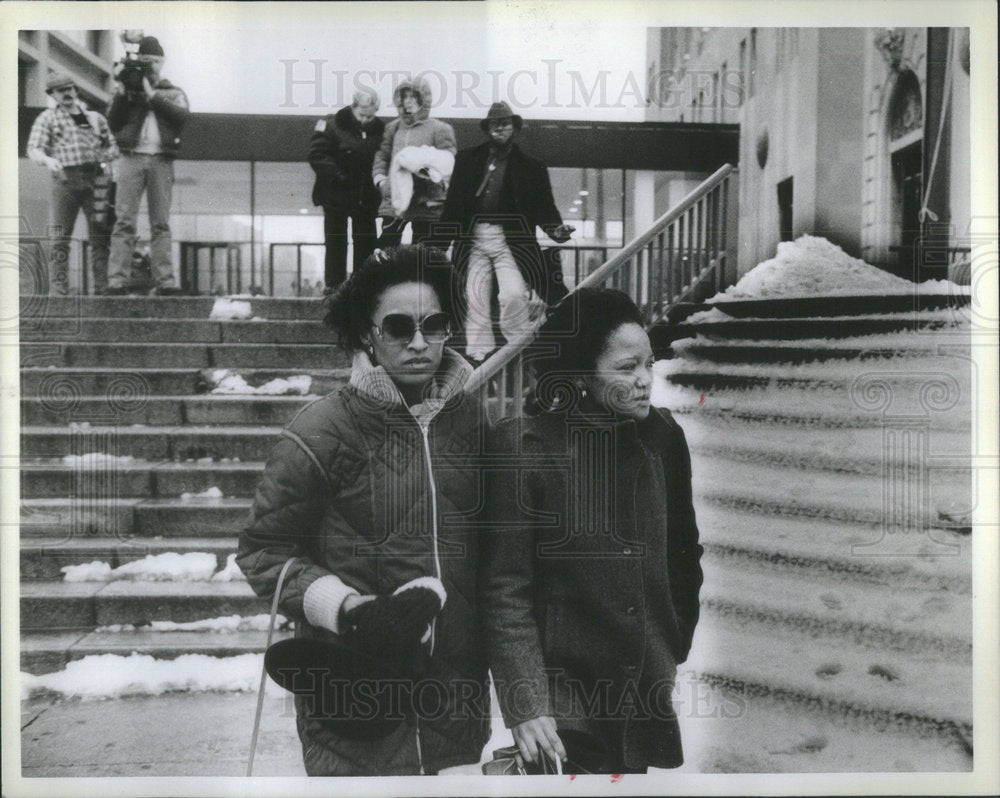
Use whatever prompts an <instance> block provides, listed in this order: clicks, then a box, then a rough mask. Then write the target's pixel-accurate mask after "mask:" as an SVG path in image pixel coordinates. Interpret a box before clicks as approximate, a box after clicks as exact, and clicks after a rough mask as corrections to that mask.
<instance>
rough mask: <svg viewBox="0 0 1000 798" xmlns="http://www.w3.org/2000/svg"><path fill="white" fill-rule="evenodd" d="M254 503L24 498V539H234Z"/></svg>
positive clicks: (113, 541)
mask: <svg viewBox="0 0 1000 798" xmlns="http://www.w3.org/2000/svg"><path fill="white" fill-rule="evenodd" d="M250 507H251V500H250V499H248V498H238V499H233V498H223V499H189V500H183V499H177V498H168V499H149V498H142V499H127V498H116V497H104V498H91V499H87V498H85V497H83V498H79V497H78V498H56V499H22V500H21V521H20V529H21V538H22V540H24V539H27V538H45V539H46V540H49V541H63V542H65V543H71V542H72V541H75V540H93V541H105V542H107V543H110V544H112V545H119V544H121V543H128V542H129V541H131V540H133V539H135V538H157V537H162V538H205V539H218V538H225V539H229V538H232V537H234V536H235V535H237V534H238V533H239V531H240V529H241V528H242V527H243V525H244V524H245V523H246V521H247V518H248V515H249V512H250Z"/></svg>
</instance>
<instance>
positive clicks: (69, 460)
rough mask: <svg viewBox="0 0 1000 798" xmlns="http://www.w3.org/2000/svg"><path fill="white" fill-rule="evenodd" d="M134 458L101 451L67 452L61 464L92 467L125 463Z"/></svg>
mask: <svg viewBox="0 0 1000 798" xmlns="http://www.w3.org/2000/svg"><path fill="white" fill-rule="evenodd" d="M134 460H135V458H134V457H132V455H122V456H118V455H114V454H102V453H101V452H90V453H88V454H67V455H66V456H64V457H63V459H62V461H63V465H69V466H84V467H88V466H89V467H94V466H99V465H125V464H127V463H131V462H133V461H134Z"/></svg>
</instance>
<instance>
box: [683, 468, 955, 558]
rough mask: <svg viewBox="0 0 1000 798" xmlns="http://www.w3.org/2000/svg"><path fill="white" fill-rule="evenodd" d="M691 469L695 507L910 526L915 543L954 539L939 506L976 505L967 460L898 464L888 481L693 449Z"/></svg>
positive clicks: (946, 509)
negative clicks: (939, 464)
mask: <svg viewBox="0 0 1000 798" xmlns="http://www.w3.org/2000/svg"><path fill="white" fill-rule="evenodd" d="M692 471H693V474H694V478H693V490H694V496H695V501H696V506H698V505H699V504H700V505H701V506H707V505H716V506H724V507H730V508H734V509H737V508H738V509H740V510H742V511H744V512H750V513H763V514H770V515H777V516H783V517H795V518H801V519H825V520H828V521H843V522H847V523H852V524H865V525H878V524H883V523H884V524H887V526H888V528H889V529H891V530H893V534H896V533H897V532H898V533H900V534H902V533H903V532H906V533H907V534H908V535H909V537H910V539H911V540H910V541H909V542H910V543H912V544H913V545H920V544H921V543H922V541H923V539H924V538H925V537H927V536H929V537H930V539H931V540H932V541H933V540H936V541H938V542H940V544H941V545H951V543H952V542H953V536H954V533H953V532H950V531H947V530H946V529H945V527H946V526H950V524H946V523H945V522H944V521H943V520H942V519H941V517H939V512H947V513H948V514H950V515H953V516H961V515H965V514H971V512H972V508H973V504H974V498H973V475H972V473H971V471H972V466H971V464H970V463H969V462H968V461H967V460H966V461H964V462H962V463H955V464H952V463H950V462H949V463H948V465H947V467H945V468H936V469H932V468H927V469H926V471H925V472H924V474H923V476H921V474H920V472H919V471H917V469H916V468H913V469H899V470H895V471H892V472H887V476H886V479H885V480H882V479H873V478H872V477H870V476H867V475H865V474H853V473H834V472H819V471H812V470H801V469H798V468H788V467H782V466H771V465H767V464H763V463H755V462H746V463H741V462H736V461H734V460H729V459H726V458H721V457H712V456H698V455H694V456H692ZM890 478H892V479H890ZM962 531H967V530H964V529H963V530H962ZM901 542H905V541H901ZM928 542H930V541H928Z"/></svg>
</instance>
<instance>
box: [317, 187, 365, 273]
mask: <svg viewBox="0 0 1000 798" xmlns="http://www.w3.org/2000/svg"><path fill="white" fill-rule="evenodd" d="M348 219H350V220H351V238H352V240H353V242H354V258H353V260H354V270H355V271H357V270H358V267H359V266H360V265H361V264H362V263H364V262H365V260H366V259H367V257H368V256H369V255H371V254H372V252H374V251H375V241H376V232H375V212H374V211H371V210H367V209H361V208H342V207H339V206H336V205H324V206H323V236H324V238H325V239H326V270H325V273H324V277H323V279H324V280H325V282H326V287H327V288H336V287H337V286H338V285H340V284H341V283H342V282H344V280H346V279H347V220H348Z"/></svg>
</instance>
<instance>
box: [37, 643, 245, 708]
mask: <svg viewBox="0 0 1000 798" xmlns="http://www.w3.org/2000/svg"><path fill="white" fill-rule="evenodd" d="M262 657H263V654H256V653H255V654H241V655H238V656H235V657H223V658H219V657H209V656H205V655H203V654H182V655H180V656H178V657H177V658H176V659H169V660H165V659H157V658H154V657H151V656H149V655H146V654H131V655H129V656H120V655H117V654H98V655H94V656H89V657H84V658H83V659H81V660H76V661H74V662H70V663H69V664H67V666H66V668H65V669H64V670H62V671H57V672H55V673H47V674H42V675H38V676H35V675H32V674H29V673H22V674H21V698H22V699H26V698H28V697H30V696H31V695H32V694H35V693H39V692H55V693H59V694H61V695H63V696H66V697H77V698H83V699H96V698H115V697H118V696H124V695H130V696H134V695H162V694H163V693H167V692H174V691H179V690H183V691H185V692H205V691H210V690H211V691H217V690H221V691H240V692H252V691H254V690H256V689H257V683H258V681H259V679H260V669H261V660H262Z"/></svg>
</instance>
